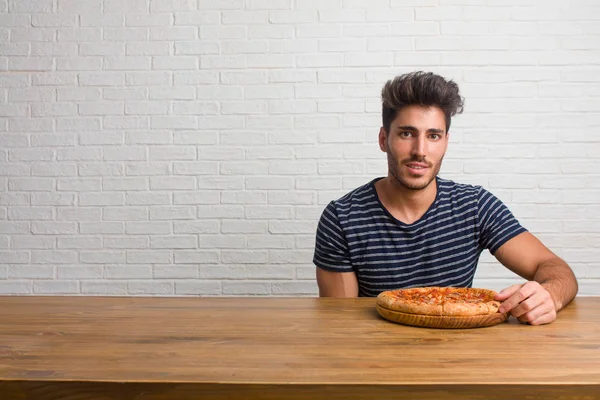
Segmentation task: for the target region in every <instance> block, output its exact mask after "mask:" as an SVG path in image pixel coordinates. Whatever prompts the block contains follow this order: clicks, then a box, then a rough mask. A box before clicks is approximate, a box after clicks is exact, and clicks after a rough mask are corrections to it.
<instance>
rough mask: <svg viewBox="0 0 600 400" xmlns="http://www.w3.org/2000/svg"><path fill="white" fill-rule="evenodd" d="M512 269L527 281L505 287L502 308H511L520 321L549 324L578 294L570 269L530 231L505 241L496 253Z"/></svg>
mask: <svg viewBox="0 0 600 400" xmlns="http://www.w3.org/2000/svg"><path fill="white" fill-rule="evenodd" d="M494 255H495V256H496V258H497V259H498V261H500V262H501V263H502V264H503V265H504V266H506V267H507V268H508V269H510V270H511V271H513V272H515V273H516V274H518V275H520V276H521V277H523V278H525V279H527V280H528V282H526V283H525V284H518V285H513V286H511V287H508V288H506V289H504V290H502V291H501V292H500V293H498V295H497V296H496V299H497V300H500V301H504V303H503V304H502V306H501V308H500V311H501V312H505V311H510V313H511V314H512V315H514V316H515V317H517V318H518V319H519V321H521V322H528V323H530V324H532V325H540V324H547V323H550V322H552V321H554V320H555V319H556V313H557V312H558V311H559V310H561V309H562V308H564V307H565V306H566V305H567V304H569V302H570V301H571V300H573V298H574V297H575V295H576V294H577V290H578V285H577V279H576V278H575V275H574V274H573V271H572V270H571V268H570V267H569V266H568V265H567V263H566V262H564V261H563V260H562V259H560V258H559V257H558V256H556V255H555V254H554V253H553V252H551V251H550V250H549V249H548V248H547V247H546V246H544V244H542V242H540V241H539V240H538V239H537V238H536V237H535V236H534V235H532V234H531V233H529V232H524V233H521V234H519V235H517V236H515V237H514V238H512V239H510V240H509V241H507V242H506V243H504V244H503V245H502V246H500V248H498V250H497V251H496V253H495V254H494Z"/></svg>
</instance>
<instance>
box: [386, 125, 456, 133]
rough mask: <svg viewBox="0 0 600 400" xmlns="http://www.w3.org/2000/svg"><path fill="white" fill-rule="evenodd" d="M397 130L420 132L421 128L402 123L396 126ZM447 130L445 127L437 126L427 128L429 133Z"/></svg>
mask: <svg viewBox="0 0 600 400" xmlns="http://www.w3.org/2000/svg"><path fill="white" fill-rule="evenodd" d="M396 130H398V131H412V132H418V131H419V130H418V129H417V128H415V127H414V126H412V125H400V126H398V127H397V128H396ZM444 132H445V131H444V130H443V129H437V128H429V129H427V133H444Z"/></svg>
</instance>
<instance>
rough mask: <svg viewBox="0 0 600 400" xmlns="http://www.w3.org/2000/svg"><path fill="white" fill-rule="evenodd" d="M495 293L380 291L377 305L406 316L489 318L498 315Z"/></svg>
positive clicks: (427, 289) (449, 289) (472, 290)
mask: <svg viewBox="0 0 600 400" xmlns="http://www.w3.org/2000/svg"><path fill="white" fill-rule="evenodd" d="M495 294H496V292H494V291H493V290H488V289H475V288H455V287H421V288H411V289H397V290H389V291H386V292H382V293H380V294H379V296H377V304H378V305H380V306H382V307H385V308H387V309H389V310H393V311H400V312H403V313H408V314H421V315H437V316H471V315H489V314H494V313H497V312H498V308H499V307H500V302H499V301H496V300H494V295H495Z"/></svg>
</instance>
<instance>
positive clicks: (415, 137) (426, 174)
mask: <svg viewBox="0 0 600 400" xmlns="http://www.w3.org/2000/svg"><path fill="white" fill-rule="evenodd" d="M447 146H448V134H447V133H446V119H445V116H444V112H443V111H442V110H441V109H440V108H438V107H422V106H418V105H412V106H407V107H404V108H402V109H401V110H400V111H398V113H397V115H396V118H395V119H394V120H393V121H392V123H391V125H390V131H389V132H387V134H386V131H385V129H383V128H381V129H380V131H379V147H380V148H381V151H384V152H386V153H387V158H388V176H389V177H390V178H391V179H392V180H393V181H395V183H396V184H398V185H400V186H402V187H404V188H406V189H409V190H423V189H425V188H426V187H428V186H429V184H431V182H432V181H433V180H434V179H435V177H436V175H437V174H438V173H439V172H440V168H441V166H442V159H443V158H444V154H445V153H446V148H447Z"/></svg>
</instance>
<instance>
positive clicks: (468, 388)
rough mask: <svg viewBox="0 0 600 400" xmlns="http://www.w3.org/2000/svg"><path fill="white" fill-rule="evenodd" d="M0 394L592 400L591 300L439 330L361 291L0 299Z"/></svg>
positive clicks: (595, 374) (596, 372)
mask: <svg viewBox="0 0 600 400" xmlns="http://www.w3.org/2000/svg"><path fill="white" fill-rule="evenodd" d="M494 388H497V389H498V391H497V392H496V391H495V389H494ZM500 388H501V389H500ZM2 393H10V394H11V395H10V396H7V397H6V398H7V399H8V398H10V399H13V398H14V399H34V398H35V399H42V400H48V399H73V400H74V399H78V400H79V399H82V400H83V399H104V398H107V399H108V398H111V399H115V398H118V399H138V398H140V399H166V398H179V399H188V398H189V399H191V398H203V399H205V398H220V399H229V398H231V399H233V398H262V399H270V398H278V397H279V398H281V397H287V398H294V399H295V398H303V397H305V398H306V397H307V398H347V399H354V398H361V397H362V395H367V394H369V395H374V394H378V395H382V396H386V397H387V398H396V397H395V396H399V395H401V394H404V396H406V395H407V394H410V396H409V397H412V398H432V397H437V398H452V397H453V396H457V397H458V398H501V397H498V396H504V397H503V398H536V396H537V397H538V398H562V399H575V398H578V397H577V396H579V398H586V399H595V398H599V397H598V396H600V298H578V299H576V300H575V301H574V302H573V303H572V304H571V305H569V306H568V307H567V308H566V309H565V310H563V311H561V313H560V314H559V318H558V320H557V321H555V322H554V323H552V324H550V325H545V326H539V327H533V326H528V325H522V324H519V323H518V322H517V321H516V320H514V318H510V319H509V320H508V321H507V322H505V323H502V324H499V325H496V326H492V327H489V328H485V329H462V330H440V329H427V328H417V327H411V326H404V325H400V324H395V323H392V322H389V321H387V320H385V319H383V318H381V317H380V316H379V315H378V314H377V311H376V309H375V299H372V298H371V299H319V298H143V297H140V298H137V297H128V298H118V297H110V298H103V297H0V394H2ZM536 393H537V394H536ZM142 394H143V396H142ZM199 394H202V396H200V395H199ZM432 394H435V395H433V396H432ZM44 396H45V397H44ZM52 396H54V397H52ZM236 396H237V397H236ZM336 396H338V397H336ZM481 396H483V397H481ZM493 396H497V397H493ZM530 396H534V397H530ZM582 396H587V397H582ZM0 398H2V399H3V398H4V397H2V396H1V395H0Z"/></svg>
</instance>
